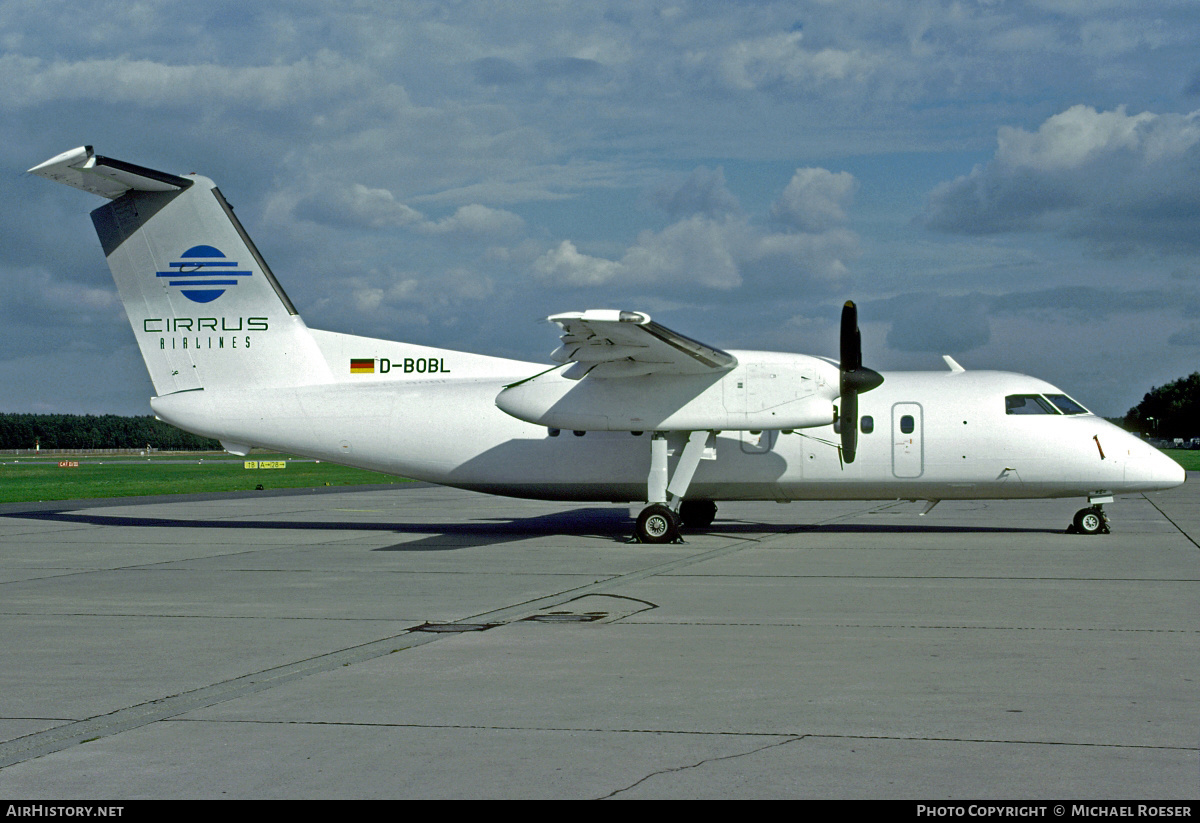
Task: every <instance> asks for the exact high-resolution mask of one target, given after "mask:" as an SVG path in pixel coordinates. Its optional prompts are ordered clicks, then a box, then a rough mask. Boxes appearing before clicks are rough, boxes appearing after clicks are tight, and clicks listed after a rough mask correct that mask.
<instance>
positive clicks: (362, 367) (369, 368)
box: [350, 357, 375, 374]
mask: <svg viewBox="0 0 1200 823" xmlns="http://www.w3.org/2000/svg"><path fill="white" fill-rule="evenodd" d="M350 373H351V374H374V373H375V360H374V358H366V357H352V358H350Z"/></svg>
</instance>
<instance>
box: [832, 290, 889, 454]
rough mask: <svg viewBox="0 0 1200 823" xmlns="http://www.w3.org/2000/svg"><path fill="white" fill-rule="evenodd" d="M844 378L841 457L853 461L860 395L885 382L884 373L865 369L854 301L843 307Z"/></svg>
mask: <svg viewBox="0 0 1200 823" xmlns="http://www.w3.org/2000/svg"><path fill="white" fill-rule="evenodd" d="M841 358H842V362H841V380H840V385H839V389H840V390H841V393H842V399H841V406H840V408H839V410H838V419H839V420H840V421H841V430H842V431H841V434H842V459H843V460H845V461H846V462H847V463H853V462H854V455H855V453H856V452H857V450H858V395H859V394H860V393H861V392H867V391H870V390H871V389H873V388H875V387H876V386H878V385H879V384H880V383H882V382H883V375H882V374H880V373H879V372H877V371H873V370H871V369H867V368H863V364H862V334H861V333H860V332H859V330H858V307H857V306H855V305H854V302H853V301H852V300H847V301H846V305H844V306H842V335H841Z"/></svg>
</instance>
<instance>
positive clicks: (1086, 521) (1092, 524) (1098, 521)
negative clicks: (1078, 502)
mask: <svg viewBox="0 0 1200 823" xmlns="http://www.w3.org/2000/svg"><path fill="white" fill-rule="evenodd" d="M1072 524H1073V525H1074V526H1075V531H1077V532H1079V533H1080V534H1099V533H1100V532H1102V531H1104V526H1105V522H1104V512H1102V511H1101V510H1100V509H1098V508H1096V507H1094V506H1093V507H1091V508H1087V509H1080V510H1079V511H1077V512H1075V520H1074V521H1073V523H1072Z"/></svg>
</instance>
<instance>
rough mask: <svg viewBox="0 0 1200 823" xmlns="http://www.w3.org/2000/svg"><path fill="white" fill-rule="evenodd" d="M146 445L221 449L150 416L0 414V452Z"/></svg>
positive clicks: (187, 449)
mask: <svg viewBox="0 0 1200 823" xmlns="http://www.w3.org/2000/svg"><path fill="white" fill-rule="evenodd" d="M147 446H149V447H150V448H152V449H159V450H162V451H204V450H209V449H220V448H221V444H220V443H219V442H218V441H216V440H213V439H212V438H209V437H199V436H197V435H194V434H188V433H187V432H185V431H181V430H180V429H177V428H175V427H174V426H172V425H170V424H168V423H164V422H162V421H161V420H157V419H155V418H154V416H153V415H144V416H142V417H121V416H119V415H115V414H100V415H94V414H6V413H0V449H33V448H39V447H40V448H42V449H48V450H51V451H56V450H65V451H86V450H88V449H144V448H146V447H147Z"/></svg>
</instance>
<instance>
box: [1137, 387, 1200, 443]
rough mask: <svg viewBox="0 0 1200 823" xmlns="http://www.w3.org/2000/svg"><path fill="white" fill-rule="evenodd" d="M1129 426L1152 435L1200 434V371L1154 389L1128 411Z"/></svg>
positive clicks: (1187, 435) (1169, 436)
mask: <svg viewBox="0 0 1200 823" xmlns="http://www.w3.org/2000/svg"><path fill="white" fill-rule="evenodd" d="M1125 428H1127V429H1128V430H1129V431H1135V432H1141V433H1142V434H1145V435H1147V436H1149V437H1161V438H1175V437H1185V438H1192V437H1200V372H1192V373H1191V374H1190V375H1188V376H1187V377H1181V378H1179V379H1178V380H1174V381H1172V382H1170V383H1167V384H1166V385H1165V386H1155V387H1154V388H1152V389H1151V390H1150V391H1148V392H1147V393H1146V396H1145V397H1143V398H1142V402H1141V403H1138V404H1137V405H1136V406H1134V407H1133V408H1132V409H1130V410H1129V411H1128V412H1127V413H1126V415H1125Z"/></svg>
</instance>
